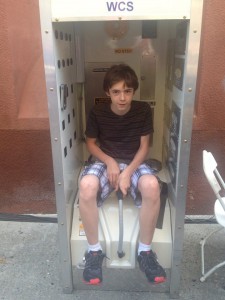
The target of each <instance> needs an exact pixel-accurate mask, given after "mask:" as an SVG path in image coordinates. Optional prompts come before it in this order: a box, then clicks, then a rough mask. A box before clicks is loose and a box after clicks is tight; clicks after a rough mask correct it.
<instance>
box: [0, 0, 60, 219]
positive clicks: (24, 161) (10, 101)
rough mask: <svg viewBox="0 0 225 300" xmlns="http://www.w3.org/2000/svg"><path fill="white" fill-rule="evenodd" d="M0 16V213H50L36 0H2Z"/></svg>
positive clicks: (46, 122) (51, 185) (47, 138)
mask: <svg viewBox="0 0 225 300" xmlns="http://www.w3.org/2000/svg"><path fill="white" fill-rule="evenodd" d="M0 20H1V30H0V51H1V55H0V70H1V72H0V91H1V93H0V141H1V142H0V159H1V163H0V168H1V172H0V195H1V197H0V211H1V212H17V213H30V212H44V213H46V212H55V195H54V181H53V167H52V157H51V145H50V134H49V120H48V109H47V98H46V93H45V78H44V69H43V58H42V45H41V33H40V21H39V8H38V0H31V1H27V0H20V1H14V0H5V1H3V0H1V1H0Z"/></svg>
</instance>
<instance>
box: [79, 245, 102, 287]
mask: <svg viewBox="0 0 225 300" xmlns="http://www.w3.org/2000/svg"><path fill="white" fill-rule="evenodd" d="M105 257H106V255H105V254H104V253H102V251H101V250H99V251H90V252H87V253H86V254H85V267H84V272H83V278H84V281H85V283H87V284H92V285H98V284H100V283H101V282H102V262H103V259H104V258H105Z"/></svg>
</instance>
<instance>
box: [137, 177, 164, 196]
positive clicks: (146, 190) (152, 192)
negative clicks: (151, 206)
mask: <svg viewBox="0 0 225 300" xmlns="http://www.w3.org/2000/svg"><path fill="white" fill-rule="evenodd" d="M142 177H143V178H140V179H141V180H139V190H140V192H141V194H142V198H149V197H150V198H154V199H155V200H156V199H159V195H160V187H159V183H158V180H157V178H156V177H155V176H154V175H150V176H146V177H144V176H142ZM151 196H153V197H151Z"/></svg>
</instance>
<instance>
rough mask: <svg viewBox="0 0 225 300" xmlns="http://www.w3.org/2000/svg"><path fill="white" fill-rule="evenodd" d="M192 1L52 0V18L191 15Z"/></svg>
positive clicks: (113, 18) (133, 18)
mask: <svg viewBox="0 0 225 300" xmlns="http://www.w3.org/2000/svg"><path fill="white" fill-rule="evenodd" d="M190 3H191V0H170V1H168V0H157V1H155V0H148V1H146V0H133V1H128V2H125V1H105V0H98V1H93V0H83V1H79V0H64V1H62V0H52V12H53V14H52V16H53V18H52V20H53V21H56V20H57V21H90V20H95V21H97V20H118V19H126V20H148V19H151V20H160V19H183V18H185V19H189V18H190ZM78 7H79V9H77V8H78Z"/></svg>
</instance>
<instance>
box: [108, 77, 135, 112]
mask: <svg viewBox="0 0 225 300" xmlns="http://www.w3.org/2000/svg"><path fill="white" fill-rule="evenodd" d="M106 94H107V96H109V97H110V98H111V101H112V103H111V109H112V111H113V112H114V113H115V114H117V115H121V116H122V115H125V114H126V113H127V112H128V111H129V110H130V107H131V101H132V99H133V95H134V89H133V88H129V87H127V86H126V85H125V82H124V81H119V82H117V83H115V84H114V85H113V86H112V87H111V88H110V89H109V91H108V93H106Z"/></svg>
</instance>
